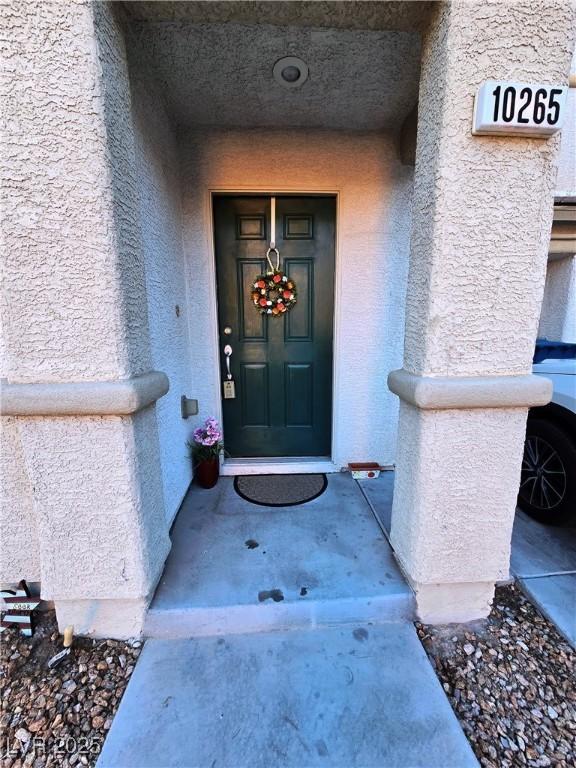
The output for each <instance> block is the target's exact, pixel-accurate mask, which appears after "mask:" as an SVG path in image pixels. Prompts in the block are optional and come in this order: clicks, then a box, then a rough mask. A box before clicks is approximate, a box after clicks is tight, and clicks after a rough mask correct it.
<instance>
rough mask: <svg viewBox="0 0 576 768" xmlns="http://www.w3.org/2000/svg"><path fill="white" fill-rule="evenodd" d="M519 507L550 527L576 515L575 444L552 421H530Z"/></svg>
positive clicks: (523, 461)
mask: <svg viewBox="0 0 576 768" xmlns="http://www.w3.org/2000/svg"><path fill="white" fill-rule="evenodd" d="M518 506H519V507H520V509H522V510H523V511H524V512H526V514H527V515H529V516H530V517H532V518H533V519H534V520H537V521H538V522H539V523H546V524H548V525H563V524H564V523H567V522H568V521H569V520H570V519H571V518H572V517H574V515H575V511H576V445H575V444H574V440H573V439H572V438H571V436H570V435H569V434H568V433H567V432H565V431H564V430H563V429H562V428H561V427H559V426H557V425H556V424H554V423H553V422H551V421H546V420H545V419H531V418H528V423H527V425H526V441H525V443H524V456H523V459H522V475H521V481H520V491H519V494H518Z"/></svg>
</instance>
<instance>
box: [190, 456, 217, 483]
mask: <svg viewBox="0 0 576 768" xmlns="http://www.w3.org/2000/svg"><path fill="white" fill-rule="evenodd" d="M219 475H220V461H219V459H218V456H214V458H212V459H205V460H204V461H200V462H198V464H197V466H196V482H197V483H198V485H199V486H200V487H201V488H213V487H214V486H215V485H216V483H217V482H218V476H219Z"/></svg>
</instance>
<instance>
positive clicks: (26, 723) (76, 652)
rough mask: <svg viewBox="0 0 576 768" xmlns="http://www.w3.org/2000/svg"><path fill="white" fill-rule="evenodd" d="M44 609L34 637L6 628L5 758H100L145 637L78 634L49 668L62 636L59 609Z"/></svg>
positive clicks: (1, 691) (2, 678)
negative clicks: (90, 637) (104, 637)
mask: <svg viewBox="0 0 576 768" xmlns="http://www.w3.org/2000/svg"><path fill="white" fill-rule="evenodd" d="M37 616H38V618H37V621H36V630H35V633H34V635H33V636H32V637H31V638H25V637H23V636H22V635H20V634H19V633H18V632H17V630H13V629H8V630H6V631H5V632H4V633H3V634H2V641H1V645H0V698H1V701H2V710H1V717H0V734H1V738H0V748H1V756H2V757H1V759H2V766H3V767H4V768H20V767H21V766H34V768H43V767H44V766H51V765H54V766H64V767H66V766H72V765H77V766H80V765H94V764H95V762H96V760H97V758H98V754H99V752H100V749H101V747H102V744H103V743H104V738H105V737H106V734H107V732H108V729H109V728H110V725H111V724H112V718H113V717H114V713H115V712H116V710H117V708H118V704H119V703H120V699H121V698H122V694H123V693H124V689H125V688H126V685H127V683H128V680H129V679H130V675H131V674H132V670H133V669H134V665H135V663H136V660H137V658H138V655H139V653H140V647H141V643H140V642H134V643H125V642H120V641H117V640H88V639H86V638H75V639H74V643H73V646H72V654H71V656H69V657H67V659H65V660H64V661H63V662H62V663H61V664H60V666H59V667H57V668H56V669H55V670H53V671H49V670H48V667H47V662H48V659H50V658H51V657H52V656H53V655H54V654H55V653H57V652H58V651H60V650H62V637H61V636H60V635H59V633H58V628H57V626H56V619H55V616H54V612H53V611H46V612H42V613H40V614H37Z"/></svg>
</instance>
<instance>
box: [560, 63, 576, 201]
mask: <svg viewBox="0 0 576 768" xmlns="http://www.w3.org/2000/svg"><path fill="white" fill-rule="evenodd" d="M570 74H571V75H572V76H573V77H574V76H576V51H574V55H573V56H572V65H571V67H570ZM556 197H557V198H564V199H566V198H569V199H571V200H576V88H570V89H569V90H568V101H567V110H566V119H565V121H564V126H563V128H562V138H561V140H560V159H559V163H558V176H557V178H556Z"/></svg>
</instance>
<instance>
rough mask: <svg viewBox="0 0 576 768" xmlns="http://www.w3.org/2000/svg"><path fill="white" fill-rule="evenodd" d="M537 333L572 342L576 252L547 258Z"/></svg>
mask: <svg viewBox="0 0 576 768" xmlns="http://www.w3.org/2000/svg"><path fill="white" fill-rule="evenodd" d="M538 335H539V336H545V337H546V338H547V339H551V340H552V341H570V342H576V256H567V257H566V258H565V259H557V260H556V261H550V262H548V269H547V270H546V286H545V288H544V299H543V301H542V311H541V314H540V326H539V328H538Z"/></svg>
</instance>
